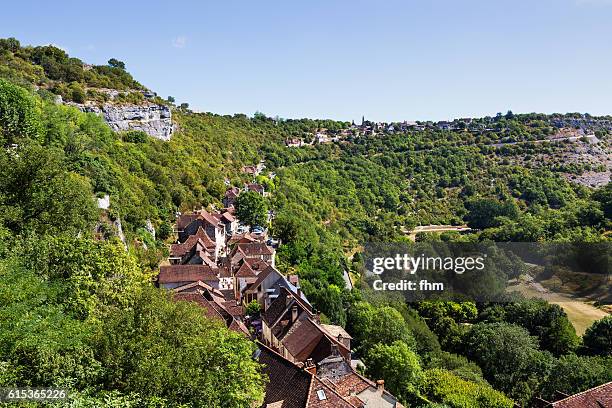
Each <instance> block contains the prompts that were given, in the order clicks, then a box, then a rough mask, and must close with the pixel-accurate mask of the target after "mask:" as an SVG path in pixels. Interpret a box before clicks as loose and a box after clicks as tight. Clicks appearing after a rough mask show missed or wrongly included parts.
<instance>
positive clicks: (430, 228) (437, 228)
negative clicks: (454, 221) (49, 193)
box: [402, 225, 471, 241]
mask: <svg viewBox="0 0 612 408" xmlns="http://www.w3.org/2000/svg"><path fill="white" fill-rule="evenodd" d="M470 230H471V228H470V227H468V226H467V225H419V226H418V227H414V229H412V230H408V229H406V228H404V227H402V232H403V233H404V234H406V235H408V237H409V238H410V239H411V240H412V241H414V240H415V238H416V234H418V233H419V232H448V231H457V232H462V231H470Z"/></svg>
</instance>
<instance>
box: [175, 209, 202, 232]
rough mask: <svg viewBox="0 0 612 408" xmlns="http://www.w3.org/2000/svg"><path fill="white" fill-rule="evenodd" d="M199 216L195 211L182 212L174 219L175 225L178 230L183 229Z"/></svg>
mask: <svg viewBox="0 0 612 408" xmlns="http://www.w3.org/2000/svg"><path fill="white" fill-rule="evenodd" d="M199 216H200V215H199V214H197V213H191V214H182V215H180V216H179V217H178V219H177V220H176V227H177V228H178V229H179V230H182V229H185V227H186V226H188V225H189V224H191V223H192V222H194V221H195V220H197V219H198V217H199Z"/></svg>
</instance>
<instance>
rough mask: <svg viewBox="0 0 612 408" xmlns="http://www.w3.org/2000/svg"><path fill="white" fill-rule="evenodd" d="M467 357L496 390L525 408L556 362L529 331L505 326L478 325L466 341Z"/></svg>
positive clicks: (501, 324)
mask: <svg viewBox="0 0 612 408" xmlns="http://www.w3.org/2000/svg"><path fill="white" fill-rule="evenodd" d="M463 354H464V355H465V356H466V357H468V358H469V359H470V360H472V361H474V362H476V363H477V364H478V365H479V366H480V367H481V368H482V372H483V374H484V377H485V379H486V380H488V381H489V382H490V383H491V384H492V385H493V386H494V387H495V388H497V389H499V390H501V391H503V392H505V393H506V394H507V395H508V396H510V397H511V398H513V399H515V400H516V401H517V402H519V403H522V404H525V403H527V402H528V401H529V400H530V399H531V398H532V397H533V396H534V395H536V394H537V393H538V392H539V389H540V387H541V384H542V382H543V381H544V380H545V379H546V377H547V376H548V373H549V372H550V368H551V364H552V361H553V358H552V356H550V355H549V354H548V353H545V352H541V351H540V350H538V342H537V340H536V338H535V337H532V336H530V335H529V332H528V331H527V330H526V329H524V328H522V327H520V326H515V325H509V324H505V323H490V324H486V323H479V324H476V325H474V326H473V327H472V329H471V330H470V331H469V332H468V333H467V334H466V336H465V339H464V341H463Z"/></svg>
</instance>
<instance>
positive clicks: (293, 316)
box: [291, 305, 298, 323]
mask: <svg viewBox="0 0 612 408" xmlns="http://www.w3.org/2000/svg"><path fill="white" fill-rule="evenodd" d="M297 318H298V308H297V305H293V307H292V308H291V323H295V321H296V320H297Z"/></svg>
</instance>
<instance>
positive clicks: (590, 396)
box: [551, 382, 612, 408]
mask: <svg viewBox="0 0 612 408" xmlns="http://www.w3.org/2000/svg"><path fill="white" fill-rule="evenodd" d="M551 407H553V408H602V407H605V408H608V407H612V382H609V383H606V384H602V385H600V386H598V387H595V388H591V389H589V390H586V391H583V392H580V393H578V394H575V395H572V396H569V397H567V398H564V399H562V400H560V401H557V402H553V403H552V404H551Z"/></svg>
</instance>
